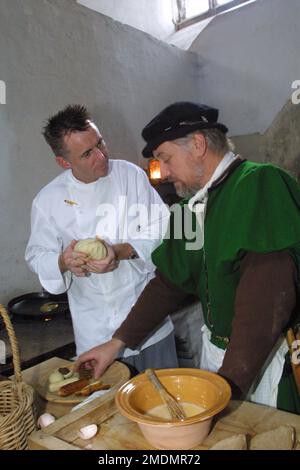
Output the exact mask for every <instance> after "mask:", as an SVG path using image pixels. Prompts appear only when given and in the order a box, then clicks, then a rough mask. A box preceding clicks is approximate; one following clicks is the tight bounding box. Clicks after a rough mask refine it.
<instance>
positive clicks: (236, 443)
mask: <svg viewBox="0 0 300 470" xmlns="http://www.w3.org/2000/svg"><path fill="white" fill-rule="evenodd" d="M210 450H247V439H246V436H245V434H236V435H235V436H231V437H227V438H226V439H222V440H221V441H219V442H217V443H216V444H215V445H214V446H212V447H211V448H210Z"/></svg>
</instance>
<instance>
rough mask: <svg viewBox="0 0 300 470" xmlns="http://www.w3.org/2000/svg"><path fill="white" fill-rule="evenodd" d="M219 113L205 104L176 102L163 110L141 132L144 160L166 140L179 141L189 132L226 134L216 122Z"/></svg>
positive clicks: (223, 127)
mask: <svg viewBox="0 0 300 470" xmlns="http://www.w3.org/2000/svg"><path fill="white" fill-rule="evenodd" d="M218 115H219V111H218V110H217V109H215V108H210V107H209V106H206V105H205V104H197V103H191V102H189V101H178V102H177V103H173V104H171V105H170V106H167V108H165V109H163V110H162V111H161V112H160V113H159V114H158V115H157V116H155V117H154V118H153V119H152V121H150V122H149V124H147V126H146V127H144V129H143V130H142V137H143V138H144V140H145V141H146V142H147V145H146V146H145V148H144V149H143V151H142V153H143V156H144V157H145V158H148V157H152V152H153V150H155V149H156V148H157V147H158V146H159V145H160V144H162V143H163V142H166V141H168V140H175V139H179V138H180V137H184V136H186V135H187V134H189V133H190V132H193V131H196V130H198V129H199V130H201V129H212V128H216V129H219V130H220V131H221V132H223V133H224V134H226V132H227V131H228V129H227V127H226V126H224V124H221V123H219V122H217V121H218Z"/></svg>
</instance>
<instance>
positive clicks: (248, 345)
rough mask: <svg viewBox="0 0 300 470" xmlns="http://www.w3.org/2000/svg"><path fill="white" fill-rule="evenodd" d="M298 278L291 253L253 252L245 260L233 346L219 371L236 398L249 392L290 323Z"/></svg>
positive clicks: (237, 293)
mask: <svg viewBox="0 0 300 470" xmlns="http://www.w3.org/2000/svg"><path fill="white" fill-rule="evenodd" d="M296 278H297V272H296V266H295V263H294V260H293V259H292V257H291V255H290V254H289V253H288V251H282V252H274V253H267V254H257V253H249V254H247V256H246V257H245V259H244V260H243V262H242V266H241V278H240V282H239V286H238V289H237V292H236V298H235V316H234V320H233V323H232V333H231V338H230V343H229V345H228V347H227V350H226V353H225V357H224V361H223V364H222V367H221V369H220V370H219V372H220V374H222V375H223V376H224V377H227V378H228V379H229V381H230V382H231V383H232V384H233V387H234V389H235V391H236V395H238V394H239V393H240V394H241V395H245V394H246V393H247V392H248V390H249V388H250V387H251V385H252V384H253V382H254V380H255V379H256V377H257V375H258V373H259V372H260V371H261V369H262V367H263V365H264V363H265V361H266V360H267V358H268V356H269V354H270V352H271V351H272V348H273V347H274V345H275V344H276V342H277V340H278V338H279V337H280V335H281V333H282V331H283V330H284V327H285V326H286V325H287V323H288V322H289V320H290V317H291V315H292V313H293V310H294V307H295V303H296ZM236 398H238V397H237V396H236Z"/></svg>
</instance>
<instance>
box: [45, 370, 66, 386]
mask: <svg viewBox="0 0 300 470" xmlns="http://www.w3.org/2000/svg"><path fill="white" fill-rule="evenodd" d="M62 380H64V377H63V375H62V374H61V373H60V372H59V371H58V370H55V371H54V372H52V374H50V376H49V383H51V384H55V383H57V382H61V381H62Z"/></svg>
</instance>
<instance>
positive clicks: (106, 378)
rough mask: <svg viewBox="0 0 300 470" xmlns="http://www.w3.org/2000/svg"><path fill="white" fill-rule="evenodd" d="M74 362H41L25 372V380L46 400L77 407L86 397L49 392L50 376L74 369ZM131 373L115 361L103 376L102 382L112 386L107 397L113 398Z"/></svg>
mask: <svg viewBox="0 0 300 470" xmlns="http://www.w3.org/2000/svg"><path fill="white" fill-rule="evenodd" d="M73 364H74V362H72V361H67V360H66V359H61V358H59V357H52V358H51V359H48V360H47V361H44V362H41V363H40V364H38V365H36V366H34V367H33V368H32V370H27V371H24V372H23V378H24V380H25V381H26V382H27V383H30V385H32V387H33V388H34V389H35V391H36V392H38V394H39V395H40V396H41V397H42V398H44V399H45V400H47V401H49V402H53V403H61V404H69V405H75V404H76V403H80V402H81V401H83V400H84V399H85V398H86V397H81V396H78V395H75V394H72V395H69V396H67V397H61V396H59V395H58V394H57V393H54V392H53V393H52V392H49V390H48V384H49V375H50V374H51V373H52V372H53V371H54V370H55V369H58V368H60V367H68V368H70V367H72V366H73ZM129 376H130V372H129V369H128V367H127V366H125V364H122V363H121V362H118V361H115V362H114V363H113V364H112V365H111V366H110V367H109V368H108V369H107V370H106V371H105V373H104V374H103V375H102V376H101V378H100V380H101V382H102V383H103V384H108V385H110V386H111V387H110V389H109V390H108V391H107V392H106V393H105V396H113V395H114V394H115V392H116V390H117V389H118V388H119V387H120V386H121V385H122V384H123V383H124V382H126V380H128V379H129Z"/></svg>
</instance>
